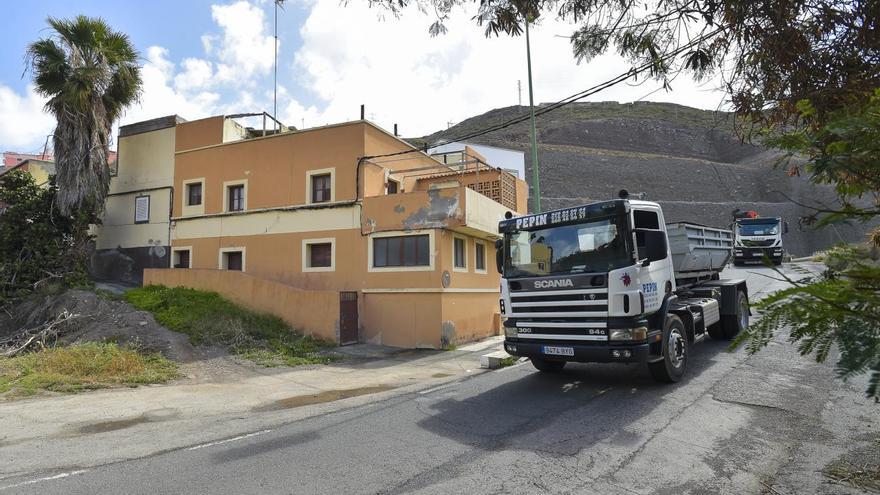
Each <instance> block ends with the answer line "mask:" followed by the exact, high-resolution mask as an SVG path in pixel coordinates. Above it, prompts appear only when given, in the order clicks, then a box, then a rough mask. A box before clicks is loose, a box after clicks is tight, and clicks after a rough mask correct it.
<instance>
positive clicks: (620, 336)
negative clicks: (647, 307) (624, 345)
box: [609, 327, 648, 340]
mask: <svg viewBox="0 0 880 495" xmlns="http://www.w3.org/2000/svg"><path fill="white" fill-rule="evenodd" d="M647 338H648V328H647V327H636V328H612V329H611V334H610V336H609V340H645V339H647Z"/></svg>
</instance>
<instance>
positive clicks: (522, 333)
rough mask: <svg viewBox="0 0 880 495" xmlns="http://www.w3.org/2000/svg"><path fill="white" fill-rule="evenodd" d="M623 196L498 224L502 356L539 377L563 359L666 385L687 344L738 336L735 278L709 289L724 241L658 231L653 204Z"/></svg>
mask: <svg viewBox="0 0 880 495" xmlns="http://www.w3.org/2000/svg"><path fill="white" fill-rule="evenodd" d="M621 194H622V197H624V199H616V200H611V201H603V202H598V203H592V204H587V205H583V206H579V207H575V208H565V209H562V210H555V211H550V212H547V213H541V214H535V215H527V216H522V217H511V218H508V219H506V220H503V221H501V222H500V224H499V231H500V232H501V234H502V235H503V239H501V240H499V241H497V242H496V248H497V257H496V262H497V264H498V270H499V272H500V273H501V274H502V279H501V314H502V318H503V319H504V334H505V341H504V348H505V350H506V351H507V352H508V353H509V354H511V355H513V356H525V357H528V358H530V359H531V361H532V364H533V365H534V366H535V367H536V368H537V369H538V370H540V371H544V372H552V371H559V370H561V369H562V368H563V367H564V366H565V364H566V362H569V361H576V362H620V363H646V364H647V366H648V368H649V370H650V372H651V374H652V375H653V376H654V378H656V379H657V380H660V381H666V382H676V381H678V380H680V379H681V378H682V376H683V375H684V373H685V370H686V369H687V362H688V354H689V349H690V345H691V344H693V343H695V342H697V341H699V340H701V339H702V338H704V337H705V336H706V335H710V336H711V337H712V338H718V339H730V338H733V337H734V336H735V335H736V334H738V333H739V332H741V331H742V330H743V329H745V328H746V327H747V326H748V323H749V314H750V313H749V303H748V288H747V287H746V282H745V280H720V279H719V274H720V272H721V270H722V269H723V268H724V266H725V265H726V264H727V262H728V261H729V260H730V255H731V248H732V244H733V235H732V233H731V232H730V231H729V230H722V229H715V228H710V227H704V226H700V225H694V224H688V223H678V224H673V225H666V224H665V222H664V218H663V211H662V210H661V208H660V205H658V204H657V203H653V202H648V201H636V200H629V199H625V197H626V194H625V192H624V191H621Z"/></svg>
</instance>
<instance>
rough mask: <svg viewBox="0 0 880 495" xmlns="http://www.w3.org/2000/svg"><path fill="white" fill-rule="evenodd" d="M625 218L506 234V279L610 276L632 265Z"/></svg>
mask: <svg viewBox="0 0 880 495" xmlns="http://www.w3.org/2000/svg"><path fill="white" fill-rule="evenodd" d="M625 225H626V224H625V220H624V218H623V217H608V218H600V219H596V220H593V221H590V222H586V223H581V224H578V225H565V226H561V227H550V228H546V229H540V230H530V231H521V232H515V233H512V234H507V236H506V237H507V242H506V245H507V252H506V256H505V270H504V274H505V276H506V277H509V278H514V277H539V276H545V275H559V274H569V273H595V272H607V271H609V270H614V269H617V268H622V267H624V266H627V265H630V264H632V257H631V256H630V250H629V249H628V247H627V246H628V244H629V243H628V242H627V241H626V236H625V235H624V233H625V232H626V227H625Z"/></svg>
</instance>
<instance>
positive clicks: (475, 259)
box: [474, 239, 489, 274]
mask: <svg viewBox="0 0 880 495" xmlns="http://www.w3.org/2000/svg"><path fill="white" fill-rule="evenodd" d="M477 244H479V245H481V246H483V269H482V270H481V269H479V268H477ZM488 266H489V265H488V262H487V261H486V241H482V240H477V239H474V273H481V274H486V273H489V269H488V268H487V267H488Z"/></svg>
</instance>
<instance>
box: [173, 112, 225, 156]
mask: <svg viewBox="0 0 880 495" xmlns="http://www.w3.org/2000/svg"><path fill="white" fill-rule="evenodd" d="M225 120H226V119H225V118H224V117H223V116H222V115H219V116H216V117H208V118H206V119H200V120H192V121H189V122H183V123H180V124H177V127H176V142H175V143H174V150H175V151H183V150H191V149H194V148H201V147H203V146H211V145H214V144H220V143H222V142H223V122H224V121H225Z"/></svg>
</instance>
